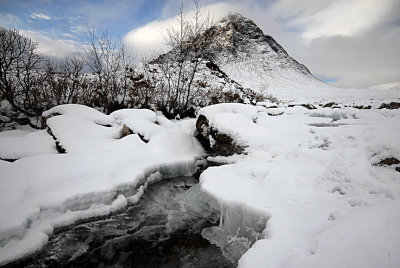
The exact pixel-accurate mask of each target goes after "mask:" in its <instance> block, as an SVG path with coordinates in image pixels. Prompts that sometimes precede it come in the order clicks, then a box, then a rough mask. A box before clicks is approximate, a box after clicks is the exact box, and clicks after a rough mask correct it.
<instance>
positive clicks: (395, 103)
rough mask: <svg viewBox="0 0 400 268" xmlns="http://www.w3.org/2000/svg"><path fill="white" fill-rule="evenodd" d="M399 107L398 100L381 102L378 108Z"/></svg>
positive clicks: (391, 108)
mask: <svg viewBox="0 0 400 268" xmlns="http://www.w3.org/2000/svg"><path fill="white" fill-rule="evenodd" d="M399 108H400V102H391V103H389V104H387V103H382V104H381V106H379V108H378V109H390V110H393V109H399Z"/></svg>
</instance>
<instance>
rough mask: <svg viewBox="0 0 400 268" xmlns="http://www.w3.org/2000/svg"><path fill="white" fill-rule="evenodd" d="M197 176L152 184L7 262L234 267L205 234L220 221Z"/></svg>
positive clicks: (51, 265)
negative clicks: (115, 209) (127, 202)
mask: <svg viewBox="0 0 400 268" xmlns="http://www.w3.org/2000/svg"><path fill="white" fill-rule="evenodd" d="M197 183H198V181H197V179H196V178H194V177H177V178H173V179H168V180H163V181H160V182H157V183H155V184H153V185H150V186H149V187H148V188H147V190H146V192H145V194H144V195H143V196H142V198H141V199H140V201H139V202H138V203H137V204H135V205H132V206H129V207H127V208H126V209H124V210H123V211H121V212H119V213H116V214H114V215H110V216H108V217H102V218H97V219H92V220H90V221H87V222H82V223H79V224H75V225H73V226H69V227H67V228H63V229H60V230H56V232H55V234H54V235H53V236H52V237H51V239H50V241H49V243H48V244H47V245H46V246H45V247H44V248H43V249H42V250H41V251H40V252H39V253H37V254H35V255H34V256H31V257H29V258H27V259H24V260H21V261H18V262H15V263H12V264H9V265H7V266H6V267H208V268H210V267H234V266H235V265H234V264H233V263H231V262H230V261H229V260H227V259H226V258H225V257H224V256H223V255H222V253H221V250H220V249H219V248H218V247H216V246H214V245H212V244H210V242H209V241H208V240H206V239H204V238H203V237H202V236H201V231H202V230H203V229H204V228H206V227H210V226H215V225H217V224H218V221H219V217H220V213H219V212H218V211H216V210H213V209H212V208H211V207H210V206H209V202H208V200H207V196H205V194H204V193H202V192H201V191H200V186H199V184H197Z"/></svg>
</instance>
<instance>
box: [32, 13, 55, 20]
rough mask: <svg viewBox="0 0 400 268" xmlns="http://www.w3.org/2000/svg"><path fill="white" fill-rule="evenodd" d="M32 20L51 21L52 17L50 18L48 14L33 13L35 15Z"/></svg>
mask: <svg viewBox="0 0 400 268" xmlns="http://www.w3.org/2000/svg"><path fill="white" fill-rule="evenodd" d="M31 18H32V19H42V20H51V17H50V16H48V15H46V14H42V13H33V14H31Z"/></svg>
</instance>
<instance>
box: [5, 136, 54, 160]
mask: <svg viewBox="0 0 400 268" xmlns="http://www.w3.org/2000/svg"><path fill="white" fill-rule="evenodd" d="M15 132H16V131H15V130H10V131H5V132H2V133H1V134H2V136H0V158H1V159H7V160H15V159H20V158H23V157H28V156H32V155H37V154H54V153H57V150H56V147H55V144H54V140H53V138H52V137H51V136H50V135H49V134H48V133H47V132H46V131H45V130H41V131H36V132H31V133H29V132H28V133H29V134H25V135H22V136H19V135H15V134H16V133H15Z"/></svg>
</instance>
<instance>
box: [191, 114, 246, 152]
mask: <svg viewBox="0 0 400 268" xmlns="http://www.w3.org/2000/svg"><path fill="white" fill-rule="evenodd" d="M196 129H197V131H198V132H199V135H198V136H197V138H198V139H199V141H200V143H201V144H202V145H203V146H204V147H205V148H206V150H208V151H209V153H210V155H212V156H215V155H220V156H228V155H233V154H241V153H243V152H244V147H243V146H240V145H238V144H236V143H235V141H234V140H233V139H232V138H231V137H230V136H229V135H227V134H225V133H221V132H219V131H218V129H215V128H213V127H210V124H209V121H208V119H207V118H206V117H205V116H204V115H200V116H199V117H198V119H197V122H196Z"/></svg>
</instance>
